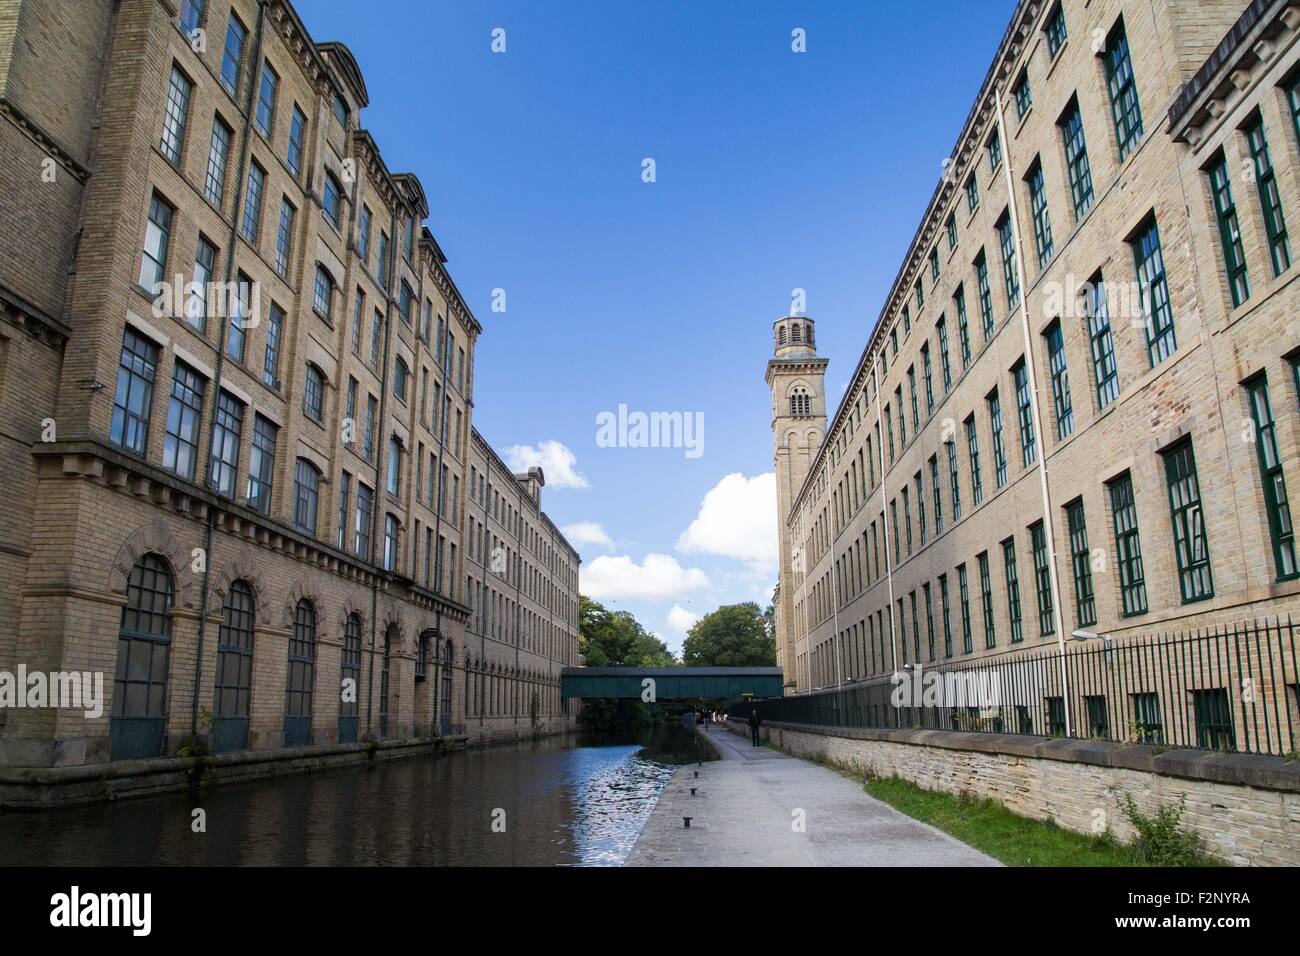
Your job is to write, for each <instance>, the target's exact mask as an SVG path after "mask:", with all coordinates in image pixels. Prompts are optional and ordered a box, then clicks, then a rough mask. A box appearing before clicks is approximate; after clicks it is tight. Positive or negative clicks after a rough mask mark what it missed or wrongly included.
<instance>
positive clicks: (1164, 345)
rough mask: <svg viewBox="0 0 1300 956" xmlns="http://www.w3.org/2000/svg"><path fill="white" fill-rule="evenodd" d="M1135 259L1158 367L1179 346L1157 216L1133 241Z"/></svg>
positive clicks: (1150, 346) (1149, 346)
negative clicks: (1175, 332)
mask: <svg viewBox="0 0 1300 956" xmlns="http://www.w3.org/2000/svg"><path fill="white" fill-rule="evenodd" d="M1132 245H1133V259H1134V261H1135V263H1136V264H1137V276H1138V285H1139V287H1140V289H1141V293H1142V311H1143V312H1144V313H1145V317H1146V335H1147V358H1148V359H1149V360H1150V362H1151V367H1152V368H1155V367H1156V366H1157V365H1159V364H1160V363H1161V362H1163V361H1164V360H1165V359H1167V358H1168V357H1169V356H1171V355H1173V354H1174V351H1175V350H1176V349H1177V348H1178V340H1177V337H1176V336H1175V334H1174V313H1173V308H1172V307H1171V306H1170V303H1169V286H1168V284H1167V283H1166V282H1165V260H1164V256H1163V255H1162V254H1161V251H1160V229H1159V227H1158V226H1157V225H1156V220H1155V217H1154V216H1153V217H1152V218H1151V219H1149V220H1148V221H1147V224H1146V226H1145V227H1143V229H1142V230H1141V232H1140V233H1139V234H1138V236H1137V238H1136V239H1134V240H1133V243H1132Z"/></svg>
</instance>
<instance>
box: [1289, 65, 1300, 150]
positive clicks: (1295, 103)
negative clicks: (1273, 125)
mask: <svg viewBox="0 0 1300 956" xmlns="http://www.w3.org/2000/svg"><path fill="white" fill-rule="evenodd" d="M1286 100H1287V103H1288V105H1290V107H1291V128H1292V130H1293V131H1294V132H1295V138H1296V143H1297V144H1300V70H1297V71H1296V72H1295V73H1294V74H1292V76H1291V79H1289V80H1287V83H1286Z"/></svg>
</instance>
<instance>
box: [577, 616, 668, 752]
mask: <svg viewBox="0 0 1300 956" xmlns="http://www.w3.org/2000/svg"><path fill="white" fill-rule="evenodd" d="M578 652H579V653H580V654H582V657H583V660H584V662H585V663H586V665H587V666H588V667H672V666H673V665H675V664H676V663H677V661H676V660H675V659H674V658H673V655H672V651H670V650H668V645H666V644H664V642H663V641H661V640H659V639H658V638H657V637H655V636H654V635H653V634H651V633H650V632H649V631H647V630H646V629H645V628H644V627H642V626H641V622H640V621H638V620H637V619H636V618H634V617H633V616H632V615H631V614H629V613H628V612H627V611H611V610H610V609H609V608H607V607H605V606H604V605H603V604H601V603H600V602H598V601H593V600H591V598H589V597H587V596H586V595H581V594H580V595H578ZM578 721H579V722H580V723H581V724H582V725H583V726H584V727H585V728H587V729H588V730H595V731H600V732H604V733H624V732H627V731H631V730H635V729H636V728H639V727H647V726H650V725H651V724H653V723H654V712H653V710H652V709H651V708H650V707H649V706H647V705H646V704H644V703H642V702H641V701H640V700H605V699H595V700H584V701H583V702H582V709H581V710H580V711H579V712H578Z"/></svg>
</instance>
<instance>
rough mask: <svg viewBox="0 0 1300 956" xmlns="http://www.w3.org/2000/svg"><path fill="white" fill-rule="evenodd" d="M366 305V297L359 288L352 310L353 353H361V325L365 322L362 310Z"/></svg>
mask: <svg viewBox="0 0 1300 956" xmlns="http://www.w3.org/2000/svg"><path fill="white" fill-rule="evenodd" d="M365 307H366V297H365V295H364V294H363V293H362V291H361V290H360V289H357V299H356V306H355V307H354V308H353V310H352V354H353V355H360V354H361V325H362V323H363V322H365V319H364V318H363V316H362V312H363V310H364V309H365Z"/></svg>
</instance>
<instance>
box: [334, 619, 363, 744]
mask: <svg viewBox="0 0 1300 956" xmlns="http://www.w3.org/2000/svg"><path fill="white" fill-rule="evenodd" d="M339 681H340V686H343V685H346V686H348V687H351V688H353V689H354V690H355V691H356V693H353V694H343V695H341V696H342V700H341V702H340V703H339V741H340V742H345V741H346V742H349V743H352V742H355V741H356V738H357V714H358V713H359V712H360V706H361V705H360V699H361V616H360V615H358V614H349V615H348V621H347V624H346V625H345V627H344V630H343V653H342V656H341V658H340V660H339ZM349 682H350V683H349Z"/></svg>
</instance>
